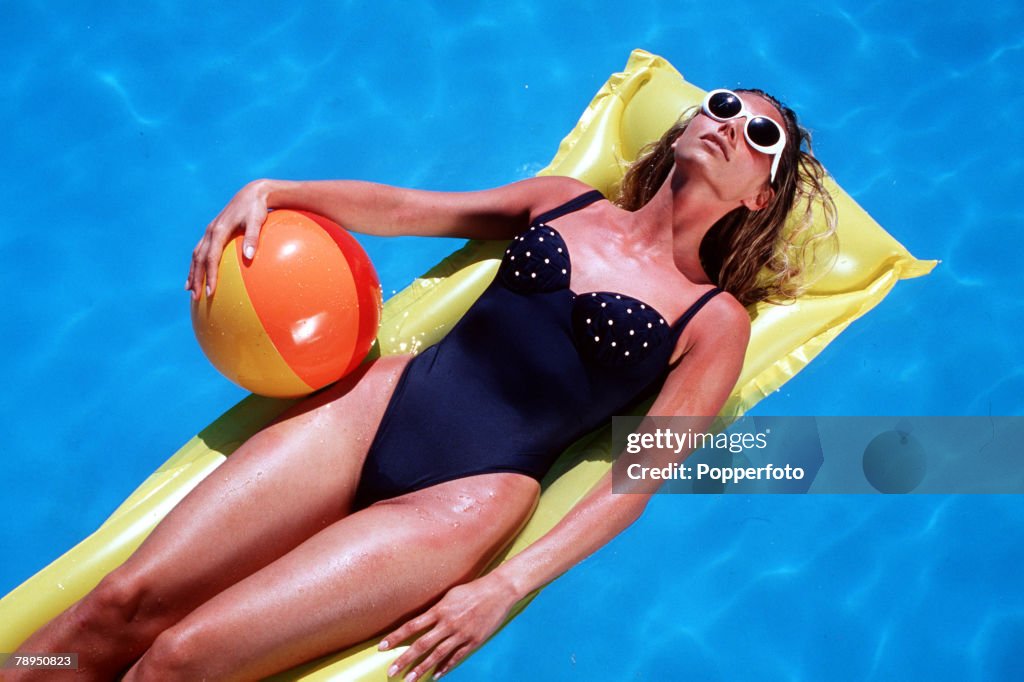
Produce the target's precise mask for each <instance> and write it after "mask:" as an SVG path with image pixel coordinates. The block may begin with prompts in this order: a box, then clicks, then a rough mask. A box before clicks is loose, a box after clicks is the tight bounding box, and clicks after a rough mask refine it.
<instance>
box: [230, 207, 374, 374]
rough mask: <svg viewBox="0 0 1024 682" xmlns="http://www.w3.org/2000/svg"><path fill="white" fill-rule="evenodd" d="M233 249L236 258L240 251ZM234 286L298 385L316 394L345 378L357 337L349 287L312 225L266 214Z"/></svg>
mask: <svg viewBox="0 0 1024 682" xmlns="http://www.w3.org/2000/svg"><path fill="white" fill-rule="evenodd" d="M336 229H337V230H339V231H341V228H340V227H337V228H336ZM236 249H237V252H236V255H237V257H238V258H241V244H238V245H237V246H236ZM242 278H243V280H244V281H245V287H246V290H247V291H248V292H249V297H250V300H252V301H254V302H255V303H254V308H255V310H256V314H257V316H258V317H259V319H260V321H261V322H262V324H263V328H264V329H266V331H267V335H268V336H269V337H270V339H271V341H272V342H273V344H274V346H275V347H276V348H277V350H278V352H279V353H280V354H281V357H282V358H283V359H284V361H285V362H286V363H288V365H289V366H290V367H291V369H292V370H293V371H294V372H295V374H296V375H297V376H298V377H300V378H301V379H302V380H303V381H305V382H306V383H308V384H309V385H310V386H313V387H316V388H319V387H321V386H324V385H326V384H329V383H331V382H332V381H335V380H337V379H338V378H339V377H340V376H342V375H343V374H344V373H345V371H346V370H347V369H348V368H349V366H350V365H351V363H352V360H353V356H354V354H355V351H356V346H357V340H358V335H359V331H360V311H359V305H358V297H357V292H356V288H357V287H356V283H355V280H354V278H353V275H352V272H351V270H350V268H349V264H348V263H347V262H346V259H345V256H344V254H343V253H342V252H340V251H339V249H338V247H337V246H336V242H335V240H334V238H333V237H332V236H331V235H330V234H328V232H327V231H325V230H324V229H323V228H322V227H321V226H320V225H319V224H318V222H317V221H314V220H312V219H310V218H309V217H308V216H307V215H303V214H301V213H299V212H297V211H288V210H279V211H273V212H272V213H270V215H268V216H267V220H266V222H265V223H264V226H263V231H262V232H261V234H260V243H259V245H258V246H257V249H256V256H255V258H254V259H253V260H252V262H251V263H245V262H244V261H243V265H242ZM364 355H365V353H364ZM360 359H361V358H360Z"/></svg>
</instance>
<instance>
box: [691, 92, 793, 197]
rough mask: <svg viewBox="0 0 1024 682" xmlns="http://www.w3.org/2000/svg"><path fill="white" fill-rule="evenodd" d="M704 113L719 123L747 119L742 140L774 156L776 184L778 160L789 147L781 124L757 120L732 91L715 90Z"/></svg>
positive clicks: (764, 117) (707, 98) (761, 117)
mask: <svg viewBox="0 0 1024 682" xmlns="http://www.w3.org/2000/svg"><path fill="white" fill-rule="evenodd" d="M700 108H701V111H703V112H704V113H705V114H707V115H708V116H710V117H711V118H713V119H715V120H716V121H730V120H732V119H734V118H739V117H740V116H742V117H743V118H745V119H747V122H746V125H744V126H743V136H744V137H745V138H746V139H747V143H748V144H750V146H751V147H753V148H754V149H756V150H757V151H759V152H761V153H762V154H771V155H772V176H771V181H772V182H775V172H776V171H777V170H778V169H779V159H780V158H781V157H782V150H783V149H784V148H785V147H786V131H785V130H783V129H782V126H780V125H779V124H778V123H776V122H775V121H774V120H772V119H770V118H768V117H767V116H757V115H755V114H753V113H752V112H751V111H750V109H747V107H746V105H745V104H744V103H743V100H741V99H740V96H739V95H737V94H736V93H735V92H733V91H732V90H725V89H718V90H712V91H711V92H709V93H708V94H707V96H706V97H705V98H704V103H703V104H702V105H701V106H700Z"/></svg>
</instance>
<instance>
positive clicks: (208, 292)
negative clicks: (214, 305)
mask: <svg viewBox="0 0 1024 682" xmlns="http://www.w3.org/2000/svg"><path fill="white" fill-rule="evenodd" d="M212 293H213V291H212V290H211V289H210V285H209V284H207V285H206V295H207V296H209V295H210V294H212Z"/></svg>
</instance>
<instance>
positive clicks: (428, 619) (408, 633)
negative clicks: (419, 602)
mask: <svg viewBox="0 0 1024 682" xmlns="http://www.w3.org/2000/svg"><path fill="white" fill-rule="evenodd" d="M436 622H437V616H435V615H434V613H433V611H427V612H426V613H423V614H421V615H419V616H416V617H415V618H413V619H412V620H408V621H406V622H405V623H404V624H403V625H402V626H401V627H399V628H398V629H396V630H392V631H391V632H389V633H388V634H386V635H384V639H382V640H381V642H380V644H378V645H377V648H378V649H380V650H381V651H386V650H388V649H390V648H391V647H393V646H395V645H396V644H401V643H402V642H404V641H405V640H407V639H409V638H410V637H412V636H413V635H415V634H416V633H417V632H421V631H423V630H425V629H426V628H428V627H430V626H432V625H433V624H434V623H436Z"/></svg>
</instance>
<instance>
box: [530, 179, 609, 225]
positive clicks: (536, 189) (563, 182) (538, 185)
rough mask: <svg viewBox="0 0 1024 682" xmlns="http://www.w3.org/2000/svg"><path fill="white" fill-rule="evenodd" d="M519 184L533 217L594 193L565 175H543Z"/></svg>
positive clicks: (579, 181)
mask: <svg viewBox="0 0 1024 682" xmlns="http://www.w3.org/2000/svg"><path fill="white" fill-rule="evenodd" d="M520 184H521V185H522V187H523V188H524V189H525V190H527V191H528V195H529V199H530V204H531V206H530V212H531V214H533V216H536V215H539V214H541V213H543V212H545V211H549V210H551V209H552V208H555V207H557V206H561V205H562V204H564V203H566V202H568V201H572V200H573V199H575V198H576V197H578V196H580V195H582V194H586V193H587V192H593V191H595V189H594V188H593V187H591V186H590V185H588V184H587V183H585V182H583V181H581V180H577V179H576V178H571V177H568V176H565V175H543V176H539V177H535V178H530V179H529V180H523V181H522V182H521V183H520Z"/></svg>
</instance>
